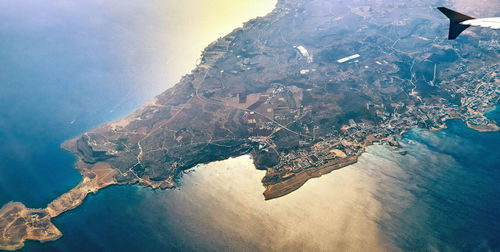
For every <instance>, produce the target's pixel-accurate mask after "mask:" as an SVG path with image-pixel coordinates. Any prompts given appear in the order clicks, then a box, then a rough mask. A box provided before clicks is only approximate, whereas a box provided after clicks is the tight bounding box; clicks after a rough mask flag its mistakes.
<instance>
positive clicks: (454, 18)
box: [437, 7, 475, 40]
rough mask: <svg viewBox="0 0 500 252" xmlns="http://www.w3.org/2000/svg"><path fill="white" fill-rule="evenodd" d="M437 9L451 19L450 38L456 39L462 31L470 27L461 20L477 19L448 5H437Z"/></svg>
mask: <svg viewBox="0 0 500 252" xmlns="http://www.w3.org/2000/svg"><path fill="white" fill-rule="evenodd" d="M437 9H438V10H439V11H441V12H442V13H443V14H444V15H445V16H446V17H448V18H449V19H450V32H449V34H448V39H449V40H453V39H456V38H457V37H458V35H460V33H462V32H463V31H464V30H465V29H467V28H469V25H462V24H460V22H463V21H466V20H470V19H475V18H473V17H470V16H467V15H464V14H462V13H459V12H456V11H454V10H451V9H448V8H446V7H437Z"/></svg>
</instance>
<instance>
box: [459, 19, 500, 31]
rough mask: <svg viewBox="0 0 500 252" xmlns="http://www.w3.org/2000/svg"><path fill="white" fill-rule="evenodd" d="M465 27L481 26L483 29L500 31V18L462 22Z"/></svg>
mask: <svg viewBox="0 0 500 252" xmlns="http://www.w3.org/2000/svg"><path fill="white" fill-rule="evenodd" d="M460 24H463V25H470V26H479V27H483V28H491V29H500V17H498V18H478V19H471V20H466V21H463V22H461V23H460Z"/></svg>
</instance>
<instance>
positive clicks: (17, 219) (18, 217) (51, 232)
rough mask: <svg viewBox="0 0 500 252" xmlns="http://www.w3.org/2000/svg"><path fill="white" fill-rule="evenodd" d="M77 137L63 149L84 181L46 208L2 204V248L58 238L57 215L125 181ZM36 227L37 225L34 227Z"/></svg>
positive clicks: (164, 185) (153, 185)
mask: <svg viewBox="0 0 500 252" xmlns="http://www.w3.org/2000/svg"><path fill="white" fill-rule="evenodd" d="M278 4H279V2H275V3H274V5H273V7H272V8H271V10H270V12H268V13H266V14H264V15H262V16H261V15H258V16H255V17H253V18H250V19H249V20H247V21H245V22H244V23H243V24H241V23H239V24H237V25H236V26H235V28H234V29H233V31H234V30H237V29H239V28H240V27H242V26H243V25H245V23H247V22H251V21H252V20H255V19H257V18H260V17H264V16H267V15H270V14H272V13H273V11H274V10H275V9H276V7H277V6H278ZM225 35H227V34H220V36H221V37H222V36H225ZM215 40H216V38H215ZM196 67H198V65H196V66H195V69H196ZM193 70H194V69H192V70H191V71H193ZM155 99H156V98H155ZM151 104H154V100H153V101H152V102H149V103H146V104H145V105H143V106H141V107H140V108H138V109H136V110H135V111H133V112H132V113H130V114H129V115H126V116H124V117H123V118H121V119H119V120H117V121H113V122H109V123H107V124H108V125H112V124H114V123H119V122H123V120H126V118H129V117H130V116H133V115H134V114H135V113H137V111H140V110H141V109H143V108H145V107H146V106H148V105H151ZM77 138H78V137H76V138H73V139H68V140H66V141H64V142H63V143H62V144H61V145H60V146H61V148H62V149H64V150H66V151H68V152H70V153H72V154H73V155H74V156H76V157H77V158H78V160H77V162H76V164H75V169H76V170H78V171H79V172H80V174H81V176H82V181H81V182H80V183H78V185H77V186H76V187H74V188H73V189H71V190H70V191H69V192H66V193H64V194H62V195H60V196H59V197H57V198H56V199H55V200H53V201H52V202H50V203H49V204H48V205H47V206H46V207H45V208H39V209H32V208H27V207H26V206H25V205H24V204H23V203H21V202H9V203H6V204H5V205H3V206H1V208H0V234H2V235H1V236H0V250H9V251H13V250H19V249H21V248H23V247H24V245H25V244H24V243H25V241H27V240H33V241H39V242H41V243H44V242H50V241H55V240H58V239H59V238H61V237H62V236H63V234H62V233H61V232H60V231H59V229H57V227H56V226H55V225H54V224H52V222H51V219H52V218H55V217H57V216H59V215H61V214H63V213H65V212H67V211H70V210H72V209H75V208H77V207H78V206H80V205H81V204H82V203H83V202H84V199H85V198H86V197H87V196H88V195H89V194H90V193H93V194H96V193H97V192H98V191H99V190H101V189H103V188H106V187H108V186H111V185H118V184H123V183H119V182H118V181H117V180H116V179H115V178H114V175H116V173H118V169H115V168H112V167H111V165H110V164H108V163H106V162H97V163H95V164H86V163H85V162H83V160H81V158H79V157H78V155H75V154H76V153H77V150H76V149H73V148H72V147H71V146H74V145H72V144H71V143H74V142H76V139H77ZM172 179H173V178H172ZM134 183H139V184H141V185H142V186H144V187H151V188H153V189H156V188H161V189H167V188H172V187H173V183H166V182H165V181H162V182H158V183H153V182H150V181H145V180H141V179H138V180H137V181H135V182H134ZM134 183H132V184H134ZM126 184H130V183H126ZM36 216H43V218H41V217H40V218H38V217H36ZM25 220H29V221H25ZM35 226H36V227H37V228H33V227H35ZM7 233H9V235H10V236H9V237H6V236H5V235H4V234H7Z"/></svg>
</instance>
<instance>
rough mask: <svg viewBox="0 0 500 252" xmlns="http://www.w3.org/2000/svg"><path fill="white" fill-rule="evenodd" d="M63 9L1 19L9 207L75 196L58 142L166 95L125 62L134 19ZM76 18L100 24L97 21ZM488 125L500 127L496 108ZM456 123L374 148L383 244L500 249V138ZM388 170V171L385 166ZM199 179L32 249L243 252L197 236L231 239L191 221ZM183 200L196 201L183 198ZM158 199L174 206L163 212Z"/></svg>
mask: <svg viewBox="0 0 500 252" xmlns="http://www.w3.org/2000/svg"><path fill="white" fill-rule="evenodd" d="M98 2H99V1H95V3H96V4H97V3H98ZM92 3H94V1H92ZM31 4H34V5H40V6H42V5H44V4H45V3H43V2H42V1H33V2H32V3H31ZM56 7H57V8H41V7H40V8H29V9H25V8H23V7H22V6H16V4H10V3H9V4H7V3H6V2H0V9H2V10H8V11H1V12H0V19H1V20H2V22H0V88H1V92H0V153H1V154H0V205H3V204H5V203H8V202H9V201H19V202H22V203H24V204H25V205H26V206H27V207H31V208H38V207H44V206H46V204H47V203H49V202H51V201H52V200H53V199H55V198H56V197H58V196H59V195H61V194H62V193H64V192H67V191H68V190H70V189H71V188H73V187H74V186H75V185H77V184H78V183H79V182H80V180H81V177H80V175H79V173H78V172H77V171H75V170H74V169H73V164H74V162H75V158H74V157H73V156H72V155H71V154H69V153H67V152H65V151H63V150H62V149H61V148H60V147H59V146H60V144H61V143H62V142H63V141H65V140H67V139H70V138H73V137H76V136H78V135H80V134H82V133H83V132H85V131H86V130H88V129H90V128H93V127H95V126H97V125H99V124H102V123H104V122H107V121H110V120H115V119H118V118H120V117H121V116H123V115H126V114H127V113H130V112H131V111H133V109H135V108H137V107H139V106H140V104H143V103H145V102H146V101H148V100H150V99H151V98H152V97H153V95H154V94H156V93H158V92H159V91H160V90H163V89H165V88H166V87H165V86H158V85H153V84H154V83H153V84H151V83H149V84H145V82H146V83H147V80H148V79H147V78H146V77H144V78H140V77H139V78H138V77H137V75H138V74H137V71H134V69H139V68H140V67H141V66H139V65H135V64H134V63H131V62H141V63H144V62H146V61H147V60H148V58H149V57H151V54H150V53H146V52H145V51H141V50H138V51H133V50H132V51H133V52H135V54H134V55H133V56H131V55H124V54H125V53H126V52H128V53H130V50H131V48H134V45H135V43H136V42H137V41H136V40H133V39H132V40H127V39H125V38H122V37H118V38H117V37H116V36H115V35H114V34H116V33H115V31H117V30H120V27H121V26H120V24H126V23H127V22H134V20H129V19H127V18H124V17H125V16H126V15H125V14H123V13H109V12H106V11H102V12H99V13H92V10H94V9H95V8H90V7H89V9H82V10H80V12H79V13H67V14H65V15H56V14H57V13H51V12H57V11H64V10H65V9H64V6H59V5H57V6H56ZM25 11H32V13H27V14H26V13H22V12H25ZM76 14H78V15H84V16H89V15H90V16H92V15H93V17H94V18H93V19H92V20H93V21H92V22H90V23H87V22H83V21H82V20H81V19H79V18H75V15H76ZM78 15H76V17H78ZM26 16H29V17H30V18H25V17H26ZM127 38H129V37H127ZM129 39H131V38H129ZM148 52H149V51H148ZM146 72H147V71H146ZM161 80H162V79H161V78H160V79H159V80H157V81H158V82H160V81H161ZM163 80H164V81H170V79H169V78H168V77H165V78H164V79H163ZM488 116H489V117H490V118H492V119H494V120H496V121H497V122H499V123H500V111H499V110H498V109H497V110H495V111H492V112H490V113H489V114H488ZM447 125H448V128H447V129H445V130H442V131H439V132H429V131H426V130H421V129H413V130H411V131H409V132H408V133H406V134H404V135H403V136H402V138H401V142H402V148H401V150H404V151H406V152H407V154H406V155H401V154H400V152H399V151H393V150H391V149H390V148H388V147H387V146H373V147H371V148H369V149H368V151H367V157H370V158H373V159H370V158H365V159H363V160H364V161H363V162H361V164H360V165H363V164H367V163H370V162H371V164H373V165H366V169H364V170H363V171H364V172H365V174H367V175H369V177H370V178H372V180H373V181H374V182H375V183H376V185H377V186H376V189H375V191H374V192H373V193H372V196H373V198H374V199H375V200H376V201H377V202H378V203H379V204H380V205H381V209H380V213H379V217H378V218H376V219H374V222H376V224H377V227H378V228H379V229H380V233H381V236H382V237H383V239H385V240H386V241H388V243H390V244H392V246H393V247H395V248H398V249H401V250H439V251H441V250H444V251H446V250H450V251H455V250H458V251H499V250H500V239H498V238H499V237H500V211H499V209H500V187H499V186H498V181H500V155H498V153H499V151H500V144H499V143H500V133H499V132H493V133H479V132H476V131H474V130H471V129H469V128H467V127H466V126H465V125H464V124H463V123H462V122H460V121H457V120H453V121H449V122H448V123H447ZM370 160H373V161H370ZM381 160H382V161H384V162H383V163H385V164H388V165H386V166H383V165H376V163H378V162H379V161H381ZM389 164H390V165H389ZM358 168H359V165H358ZM346 169H349V168H346ZM361 169H362V168H361ZM255 172H257V171H255ZM196 176H198V175H197V174H196V173H194V174H186V175H185V176H184V178H183V179H182V180H181V184H182V185H181V187H179V188H178V189H175V190H167V191H154V190H151V189H147V188H141V187H139V186H112V187H110V188H107V189H104V190H102V191H100V192H99V193H98V194H97V195H91V196H89V197H88V198H87V199H86V200H85V202H84V203H83V204H82V205H81V206H80V207H78V208H77V209H75V210H73V211H70V212H68V213H65V214H63V215H62V216H59V217H57V218H55V219H54V220H53V222H54V224H55V225H56V226H57V227H58V228H59V229H60V230H61V231H62V233H63V235H64V236H63V237H62V238H61V239H59V240H57V241H55V242H50V243H46V244H41V243H39V242H33V241H29V242H27V243H26V246H25V248H24V249H23V250H24V251H157V250H195V251H196V250H198V251H200V250H205V249H207V248H208V249H211V250H217V249H231V248H235V247H236V248H237V247H238V246H237V245H234V244H233V245H234V246H228V245H227V244H225V243H221V242H218V241H216V240H211V239H208V238H206V237H208V234H207V233H204V232H203V231H197V230H209V231H210V232H211V234H210V237H213V236H215V237H217V234H219V233H218V232H220V234H221V236H223V235H225V234H224V230H220V229H215V228H206V227H205V226H209V225H210V223H211V220H210V219H209V220H207V221H206V222H203V224H198V222H197V221H199V219H198V217H199V216H200V215H201V213H199V212H193V214H192V215H190V214H189V212H190V209H189V208H188V207H189V206H192V207H193V208H196V207H197V208H198V209H199V208H200V207H202V206H200V204H201V203H197V202H206V201H203V199H201V198H197V196H196V193H197V190H198V192H201V190H204V189H203V188H197V189H193V188H195V185H196V184H197V183H201V182H200V179H201V177H196ZM329 176H335V173H332V174H331V175H329ZM190 181H191V182H190ZM193 181H194V182H193ZM257 182H258V181H257ZM182 190H186V191H188V192H189V193H191V195H187V194H179V193H178V192H179V191H182ZM261 193H262V191H260V190H256V191H255V194H258V195H260V194H261ZM191 196H192V197H191ZM243 196H244V195H243ZM243 196H242V195H238V197H243ZM199 197H203V196H199ZM220 197H234V195H233V196H232V195H225V194H223V193H221V195H220ZM159 199H161V200H162V201H161V202H165V203H164V204H162V205H159V203H157V202H156V201H157V200H159ZM283 199H284V200H286V197H285V198H283ZM186 202H188V203H186ZM197 211H200V210H197ZM254 221H258V220H254ZM158 223H162V224H161V225H159V224H158ZM235 225H236V224H235ZM237 225H250V226H251V223H237ZM201 226H203V227H201ZM270 230H271V231H272V230H273V229H272V228H271V229H270ZM207 232H208V231H207ZM239 238H240V239H242V240H244V237H243V238H241V237H239ZM237 241H239V240H236V241H235V242H237ZM252 248H253V247H252ZM252 248H250V250H252ZM255 248H256V247H255Z"/></svg>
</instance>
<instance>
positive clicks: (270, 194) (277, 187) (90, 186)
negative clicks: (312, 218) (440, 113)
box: [0, 105, 500, 249]
mask: <svg viewBox="0 0 500 252" xmlns="http://www.w3.org/2000/svg"><path fill="white" fill-rule="evenodd" d="M145 106H146V105H145ZM142 108H144V106H142V107H141V108H139V110H140V109H142ZM134 113H135V112H134ZM134 113H132V115H133V114H134ZM124 118H127V117H124ZM464 123H465V124H466V125H467V126H468V127H469V128H471V129H474V130H476V131H479V132H491V131H498V130H499V129H500V128H499V127H498V126H496V125H494V124H488V125H486V126H474V125H471V124H470V123H469V122H466V121H465V122H464ZM445 128H446V122H444V124H443V126H442V127H439V128H436V129H434V128H431V129H428V130H430V131H434V130H442V129H445ZM404 132H405V130H403V131H402V132H401V133H400V134H399V135H401V134H403V133H404ZM390 138H391V139H392V138H393V136H390ZM385 140H386V141H388V142H390V143H393V144H394V142H392V141H394V140H390V139H388V138H387V139H385ZM71 141H73V140H69V141H67V142H65V143H63V145H62V146H67V144H68V143H69V142H71ZM376 141H377V140H373V141H367V142H365V143H363V144H361V145H362V148H361V150H360V152H358V153H356V154H354V155H352V156H349V157H346V158H341V159H336V160H334V161H331V162H329V163H327V164H324V165H321V166H318V167H313V168H310V169H307V170H304V171H301V172H299V173H296V174H294V175H293V176H292V177H290V178H289V179H287V180H284V181H281V182H279V183H276V184H270V185H266V190H265V191H264V197H265V199H266V200H268V199H274V198H278V197H282V196H285V195H287V194H289V193H291V192H293V191H295V190H297V189H299V188H300V187H302V186H303V185H304V184H305V183H306V182H307V181H308V180H309V179H312V178H317V177H320V176H322V175H324V174H328V173H330V172H332V171H334V170H338V169H341V168H344V167H347V166H349V165H351V164H354V163H356V162H357V161H358V157H359V156H360V155H361V154H363V153H364V148H365V147H367V146H370V145H371V144H373V142H376ZM380 141H383V140H380ZM396 145H397V142H396ZM65 149H66V148H65ZM67 150H68V151H70V152H72V153H73V154H75V153H76V150H70V149H67ZM76 167H77V169H78V170H79V171H80V173H81V175H82V182H81V183H79V184H78V185H77V186H76V187H75V188H73V189H72V190H70V191H69V192H67V193H65V194H63V195H61V196H59V197H58V198H57V199H55V200H54V201H52V202H51V203H49V204H48V206H47V207H46V208H44V209H27V208H26V207H25V206H24V205H22V204H21V203H15V202H14V203H12V204H14V206H18V209H19V211H18V212H19V217H18V218H17V219H21V218H27V217H29V216H28V215H29V214H31V213H38V212H47V213H48V215H49V217H47V218H48V222H49V223H50V218H55V217H57V216H59V215H60V214H62V213H64V212H66V211H70V210H72V209H74V208H76V207H78V206H79V205H81V204H82V202H83V200H84V199H85V197H86V196H87V195H88V194H89V193H94V194H95V193H97V192H98V191H99V190H100V189H102V188H105V187H107V186H110V185H114V184H120V183H119V182H118V181H117V180H116V179H115V178H114V175H115V174H116V173H117V172H118V171H117V169H115V168H113V167H111V165H110V164H109V163H107V162H105V161H104V162H97V163H95V164H92V165H89V164H85V163H84V161H83V160H81V159H80V160H78V163H77V164H76ZM136 182H139V183H140V184H141V185H143V186H145V187H151V188H153V189H155V188H162V189H166V188H171V187H172V185H171V184H169V183H164V182H158V183H153V182H151V181H145V180H141V179H138V180H137V181H136ZM9 204H11V203H9ZM9 204H7V205H5V206H4V207H3V208H2V209H1V210H0V212H1V211H4V208H5V209H9V208H10V207H12V205H10V206H9ZM15 204H21V205H22V206H23V207H24V208H25V209H26V210H24V209H23V208H22V207H20V205H15ZM5 211H7V210H5ZM25 213H26V214H25ZM47 218H46V219H44V221H45V220H47ZM14 221H15V220H14ZM12 223H13V222H12ZM46 225H48V224H46ZM50 225H52V223H50ZM6 228H7V226H6ZM9 228H10V227H9ZM52 228H55V226H53V225H52V226H47V229H52ZM55 229H56V230H57V228H55ZM0 230H1V228H0ZM57 231H59V230H57ZM59 232H60V231H59ZM21 233H22V232H21ZM51 234H52V235H54V232H52V233H51ZM61 236H62V234H61V235H60V236H58V237H57V238H55V236H43V235H40V236H38V237H35V238H33V237H31V236H29V235H25V236H23V237H21V238H20V239H19V243H17V244H16V245H12V246H19V244H21V247H22V244H24V241H25V240H39V241H41V242H44V241H50V240H56V239H58V238H59V237H61ZM1 242H2V241H0V249H1V248H2V247H1V244H2V243H1ZM21 247H19V248H21ZM19 248H17V247H16V248H14V249H19Z"/></svg>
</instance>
